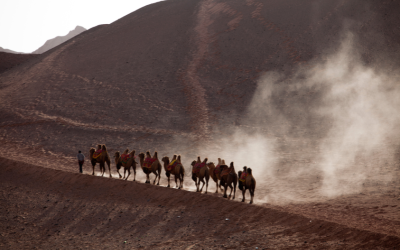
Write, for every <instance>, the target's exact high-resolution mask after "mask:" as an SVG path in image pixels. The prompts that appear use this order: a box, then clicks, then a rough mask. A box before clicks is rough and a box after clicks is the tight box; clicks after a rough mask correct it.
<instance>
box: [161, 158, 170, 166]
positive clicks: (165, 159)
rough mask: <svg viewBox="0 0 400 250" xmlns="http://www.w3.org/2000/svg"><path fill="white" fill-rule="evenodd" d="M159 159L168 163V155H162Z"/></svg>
mask: <svg viewBox="0 0 400 250" xmlns="http://www.w3.org/2000/svg"><path fill="white" fill-rule="evenodd" d="M161 160H162V161H163V162H164V163H165V164H168V163H169V157H168V156H164V157H163V158H162V159H161Z"/></svg>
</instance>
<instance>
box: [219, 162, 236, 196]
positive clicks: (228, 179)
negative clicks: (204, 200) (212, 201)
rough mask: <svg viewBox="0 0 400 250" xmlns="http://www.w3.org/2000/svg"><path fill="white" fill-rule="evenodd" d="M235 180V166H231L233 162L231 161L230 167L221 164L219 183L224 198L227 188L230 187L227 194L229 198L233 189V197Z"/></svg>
mask: <svg viewBox="0 0 400 250" xmlns="http://www.w3.org/2000/svg"><path fill="white" fill-rule="evenodd" d="M237 181H238V176H237V174H236V172H235V167H234V166H233V162H231V165H230V167H228V166H227V165H221V185H222V186H223V187H224V196H223V197H224V198H228V196H226V191H227V188H228V187H230V188H231V192H230V194H229V198H230V197H231V195H232V190H233V198H232V199H235V194H236V184H237ZM232 184H233V187H232Z"/></svg>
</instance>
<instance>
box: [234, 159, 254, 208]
mask: <svg viewBox="0 0 400 250" xmlns="http://www.w3.org/2000/svg"><path fill="white" fill-rule="evenodd" d="M238 175H239V176H240V179H239V189H240V190H242V194H243V199H242V202H244V199H245V194H246V189H248V190H249V192H250V195H251V199H250V204H253V198H254V191H255V189H256V180H255V179H254V177H253V174H252V170H251V168H247V167H246V166H245V167H243V172H242V171H239V172H238Z"/></svg>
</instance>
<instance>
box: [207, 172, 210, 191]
mask: <svg viewBox="0 0 400 250" xmlns="http://www.w3.org/2000/svg"><path fill="white" fill-rule="evenodd" d="M209 180H210V175H208V174H207V175H206V193H207V191H208V181H209Z"/></svg>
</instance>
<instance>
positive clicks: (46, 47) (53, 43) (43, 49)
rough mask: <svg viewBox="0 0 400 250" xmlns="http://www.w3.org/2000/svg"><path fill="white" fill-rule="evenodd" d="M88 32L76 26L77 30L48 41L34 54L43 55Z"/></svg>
mask: <svg viewBox="0 0 400 250" xmlns="http://www.w3.org/2000/svg"><path fill="white" fill-rule="evenodd" d="M84 31H86V29H85V28H83V27H81V26H76V27H75V29H73V30H71V31H70V32H68V34H66V35H65V36H57V37H55V38H52V39H49V40H47V41H46V42H45V43H44V44H43V45H42V46H41V47H39V48H38V49H37V50H35V51H33V52H32V54H42V53H44V52H46V51H48V50H50V49H52V48H54V47H56V46H58V45H60V44H62V43H64V42H66V41H68V40H69V39H71V38H73V37H74V36H77V35H79V34H80V33H82V32H84Z"/></svg>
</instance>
